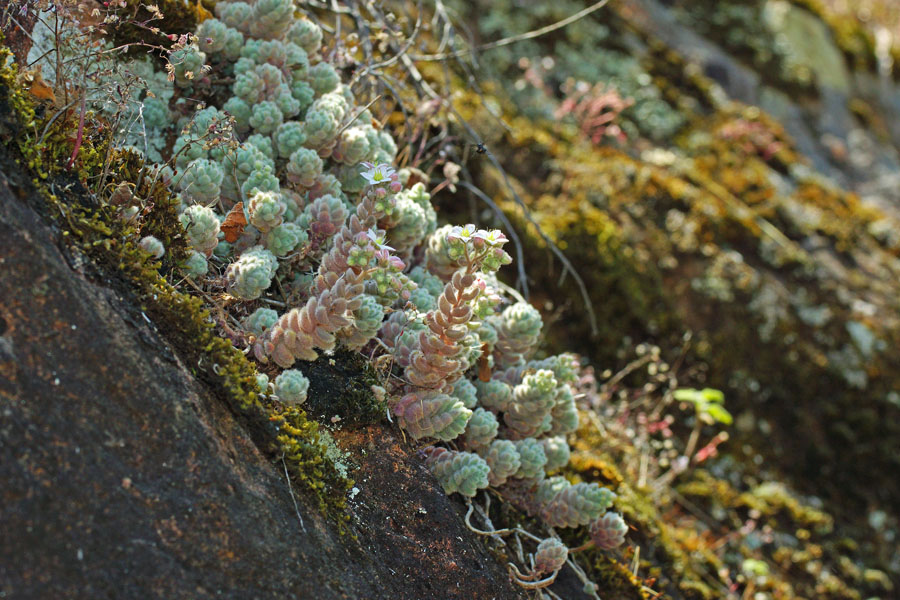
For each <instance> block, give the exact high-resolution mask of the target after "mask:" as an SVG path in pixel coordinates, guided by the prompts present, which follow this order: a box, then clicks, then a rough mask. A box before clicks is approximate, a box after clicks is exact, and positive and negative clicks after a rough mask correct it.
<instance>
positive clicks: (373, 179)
mask: <svg viewBox="0 0 900 600" xmlns="http://www.w3.org/2000/svg"><path fill="white" fill-rule="evenodd" d="M362 164H363V165H364V166H365V167H366V168H367V170H366V171H363V173H362V176H363V179H365V180H366V181H368V182H369V185H378V184H380V183H387V182H389V181H390V180H391V175H393V174H394V173H395V171H394V169H393V167H391V165H388V164H382V165H377V166H376V165H373V164H372V163H362Z"/></svg>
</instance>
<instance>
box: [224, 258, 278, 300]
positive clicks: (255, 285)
mask: <svg viewBox="0 0 900 600" xmlns="http://www.w3.org/2000/svg"><path fill="white" fill-rule="evenodd" d="M277 267H278V260H277V259H276V258H275V256H274V255H273V254H272V253H271V252H269V251H268V250H266V249H265V248H263V247H262V246H254V247H253V248H251V249H249V250H247V251H246V252H244V253H243V254H241V255H240V257H238V259H237V260H236V261H234V262H233V263H231V264H230V265H228V269H227V270H226V271H225V280H226V282H227V284H228V293H230V294H231V295H232V296H235V297H237V298H240V299H242V300H255V299H256V298H259V297H260V295H262V293H263V292H264V291H265V290H266V289H267V288H268V287H269V286H270V285H271V284H272V277H274V276H275V269H276V268H277Z"/></svg>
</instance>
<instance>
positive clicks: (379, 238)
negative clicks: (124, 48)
mask: <svg viewBox="0 0 900 600" xmlns="http://www.w3.org/2000/svg"><path fill="white" fill-rule="evenodd" d="M366 237H367V238H369V241H370V242H372V245H373V246H375V249H376V250H393V248H391V247H390V246H388V245H387V235H386V234H384V233H383V234H381V235H378V233H376V232H375V230H374V229H369V230H368V231H367V232H366Z"/></svg>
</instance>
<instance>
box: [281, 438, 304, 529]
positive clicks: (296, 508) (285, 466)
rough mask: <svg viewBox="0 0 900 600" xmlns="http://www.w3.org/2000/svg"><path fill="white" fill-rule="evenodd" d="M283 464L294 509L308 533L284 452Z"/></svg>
mask: <svg viewBox="0 0 900 600" xmlns="http://www.w3.org/2000/svg"><path fill="white" fill-rule="evenodd" d="M281 464H282V465H283V466H284V477H285V479H287V484H288V491H289V492H290V493H291V500H293V502H294V510H295V511H296V512H297V518H298V519H300V529H302V530H303V533H306V525H304V524H303V517H302V516H301V515H300V507H299V506H297V499H296V498H295V497H294V486H292V485H291V475H290V473H288V468H287V463H286V462H284V454H282V455H281Z"/></svg>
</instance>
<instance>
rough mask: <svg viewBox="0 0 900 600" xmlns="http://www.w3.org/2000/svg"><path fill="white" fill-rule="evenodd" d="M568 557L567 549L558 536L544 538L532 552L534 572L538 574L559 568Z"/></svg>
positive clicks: (551, 571)
mask: <svg viewBox="0 0 900 600" xmlns="http://www.w3.org/2000/svg"><path fill="white" fill-rule="evenodd" d="M568 557H569V549H568V548H567V547H566V545H565V544H564V543H562V541H561V540H560V539H559V538H546V539H543V540H541V542H540V543H539V544H538V547H537V550H536V551H535V553H534V572H535V573H536V574H538V575H543V574H546V573H553V572H554V571H558V570H560V569H561V568H562V567H563V565H564V564H566V559H567V558H568Z"/></svg>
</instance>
